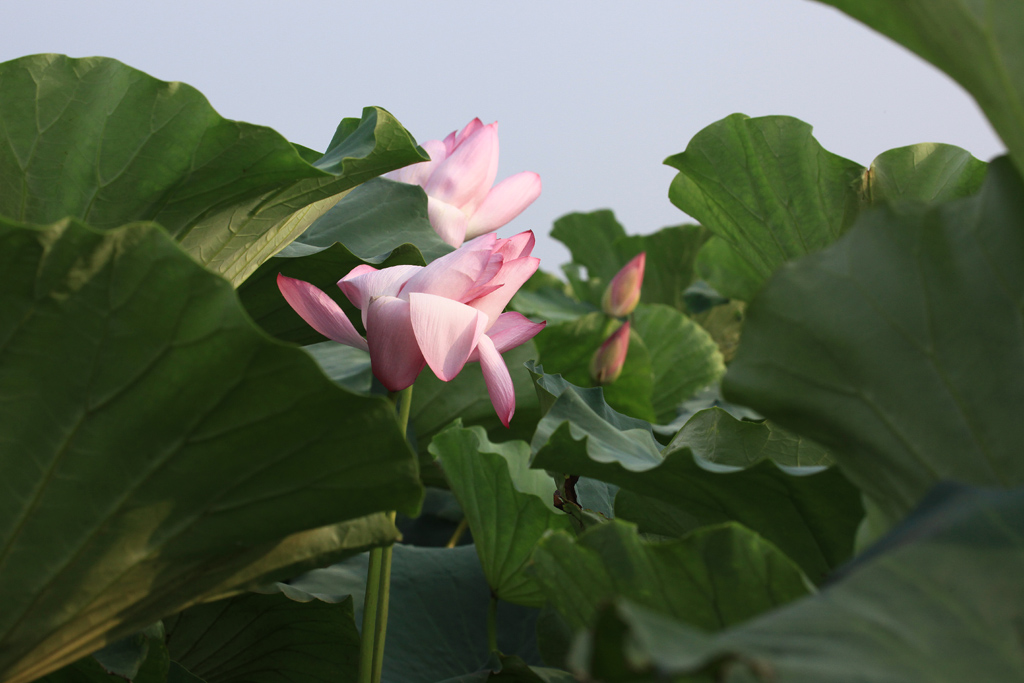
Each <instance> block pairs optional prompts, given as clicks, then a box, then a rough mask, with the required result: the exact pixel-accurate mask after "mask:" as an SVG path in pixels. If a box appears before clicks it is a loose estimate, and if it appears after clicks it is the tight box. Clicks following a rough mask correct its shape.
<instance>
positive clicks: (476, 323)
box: [409, 293, 487, 382]
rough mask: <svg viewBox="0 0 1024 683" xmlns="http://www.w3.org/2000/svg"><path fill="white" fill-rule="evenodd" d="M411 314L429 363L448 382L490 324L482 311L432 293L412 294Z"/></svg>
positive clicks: (410, 297) (440, 377) (462, 364)
mask: <svg viewBox="0 0 1024 683" xmlns="http://www.w3.org/2000/svg"><path fill="white" fill-rule="evenodd" d="M409 315H410V319H411V320H412V329H413V333H414V334H415V335H416V341H417V342H418V343H419V347H420V351H422V353H423V357H424V358H425V359H426V361H427V365H429V366H430V369H431V370H433V371H434V374H435V375H437V377H438V379H440V380H443V381H445V382H448V381H450V380H452V379H454V377H455V376H456V375H458V374H459V372H460V371H461V370H462V367H463V366H464V365H465V364H466V361H468V360H469V354H471V353H472V352H473V349H475V348H476V344H477V341H478V340H479V339H480V337H481V336H482V335H483V333H484V327H486V326H487V318H486V317H485V316H484V315H482V314H481V313H480V312H479V311H476V310H474V309H472V308H470V307H469V306H466V305H465V304H460V303H459V302H458V301H452V300H451V299H446V298H444V297H441V296H434V295H433V294H420V293H413V294H410V295H409Z"/></svg>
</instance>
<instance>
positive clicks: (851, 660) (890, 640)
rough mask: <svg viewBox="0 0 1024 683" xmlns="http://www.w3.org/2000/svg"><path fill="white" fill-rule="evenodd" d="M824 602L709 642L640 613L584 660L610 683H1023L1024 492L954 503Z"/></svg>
mask: <svg viewBox="0 0 1024 683" xmlns="http://www.w3.org/2000/svg"><path fill="white" fill-rule="evenodd" d="M909 522H910V523H909V524H908V525H907V526H905V527H904V528H902V529H900V530H899V532H898V533H897V534H895V535H894V536H892V537H890V538H889V539H888V540H887V541H886V542H884V543H883V544H880V546H879V548H878V549H877V551H876V552H873V553H871V554H870V555H869V556H867V557H866V558H865V559H864V560H863V561H862V562H860V563H858V565H857V566H855V567H853V568H852V570H851V571H850V572H848V574H847V575H846V576H843V577H842V578H841V580H838V581H836V582H835V583H833V584H832V585H830V586H828V587H827V588H825V589H823V590H822V591H821V592H820V593H819V594H817V595H814V596H811V597H808V598H805V599H803V600H800V601H798V602H795V603H793V604H791V605H789V606H787V607H784V608H782V609H780V610H777V611H775V612H772V613H770V614H766V615H764V616H762V617H761V618H759V619H756V620H753V621H751V622H748V623H746V624H743V625H740V626H736V627H734V628H732V629H728V630H726V631H723V632H721V633H719V634H717V635H710V634H707V633H704V632H701V631H699V630H697V629H694V628H692V627H691V626H689V625H687V624H683V623H680V622H679V621H674V620H672V619H669V618H666V617H664V616H663V615H660V614H657V613H655V612H651V611H649V610H645V609H644V608H642V607H639V606H636V605H629V604H625V603H619V604H618V605H616V606H614V607H613V608H612V609H611V610H608V611H606V612H605V613H604V614H602V615H600V616H599V617H598V626H597V628H596V634H595V635H594V636H593V637H592V638H588V639H587V641H586V642H583V643H582V647H580V648H578V649H577V650H576V651H575V652H574V653H573V657H572V660H573V662H574V663H575V665H576V668H577V669H578V670H580V673H583V671H586V672H587V673H588V674H589V676H588V680H590V679H591V678H593V679H598V680H602V681H607V682H608V683H615V682H618V681H623V682H625V681H644V680H691V679H689V678H685V679H680V678H676V677H677V676H684V675H686V676H688V675H696V674H700V675H705V676H707V677H708V678H706V679H704V678H702V679H700V680H714V681H735V682H737V683H738V682H739V681H764V682H767V681H791V682H792V683H840V682H844V683H845V682H846V681H851V680H857V681H864V682H865V683H875V682H878V683H883V682H884V683H919V682H921V681H950V682H952V681H1019V680H1022V679H1024V650H1022V647H1021V638H1020V634H1021V624H1022V623H1024V582H1021V580H1020V577H1021V573H1022V572H1024V540H1022V537H1021V534H1020V529H1021V528H1022V527H1024V490H1021V489H1017V490H1015V491H1012V492H991V491H973V492H970V493H966V494H964V493H960V494H954V495H952V496H950V497H949V498H948V499H947V500H946V501H945V502H944V503H938V504H936V505H935V507H934V508H933V509H931V510H927V511H925V510H922V513H921V514H920V515H918V518H917V519H914V520H909Z"/></svg>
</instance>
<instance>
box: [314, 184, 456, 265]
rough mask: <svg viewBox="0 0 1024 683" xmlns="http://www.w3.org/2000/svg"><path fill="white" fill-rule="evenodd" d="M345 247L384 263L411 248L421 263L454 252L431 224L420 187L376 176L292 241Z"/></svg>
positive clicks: (358, 254)
mask: <svg viewBox="0 0 1024 683" xmlns="http://www.w3.org/2000/svg"><path fill="white" fill-rule="evenodd" d="M335 242H340V243H341V244H344V245H345V246H346V247H347V248H348V249H349V250H350V251H351V252H352V253H353V254H355V255H356V256H358V257H359V258H361V259H364V260H365V261H366V262H368V263H379V262H381V261H384V260H385V259H386V258H387V257H388V256H389V255H390V254H391V253H392V252H393V251H394V250H395V249H397V248H399V247H401V246H402V245H405V244H411V245H413V246H414V247H416V248H417V249H418V250H419V251H420V252H421V253H422V254H423V261H422V262H421V263H420V264H419V265H424V264H425V263H428V262H430V261H432V260H434V259H435V258H437V257H438V256H443V255H444V254H447V253H448V252H450V251H451V250H452V248H451V247H450V246H449V245H448V244H446V243H445V242H444V240H442V239H441V238H440V237H439V236H438V234H437V233H436V232H435V231H434V228H432V227H431V225H430V219H429V218H428V216H427V195H426V193H425V192H423V188H421V187H420V186H419V185H409V184H407V183H400V182H397V181H394V180H388V179H386V178H374V179H373V180H370V181H367V182H366V183H363V184H362V185H360V186H359V187H358V188H356V189H354V190H352V192H349V193H348V194H346V195H345V196H344V197H342V198H341V201H339V202H338V203H337V204H335V205H334V206H333V207H332V208H331V209H330V210H329V211H328V212H327V213H325V214H324V215H323V216H321V217H320V218H318V219H317V220H316V222H315V223H313V225H311V226H310V227H309V229H308V230H306V232H304V233H302V234H301V235H300V236H299V237H298V238H296V240H295V244H296V245H306V246H311V247H321V248H327V247H330V246H331V245H333V244H334V243H335Z"/></svg>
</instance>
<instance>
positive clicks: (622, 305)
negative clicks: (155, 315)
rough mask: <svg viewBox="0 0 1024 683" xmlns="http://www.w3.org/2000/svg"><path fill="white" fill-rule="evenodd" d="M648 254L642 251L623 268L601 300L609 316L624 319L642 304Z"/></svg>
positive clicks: (609, 284)
mask: <svg viewBox="0 0 1024 683" xmlns="http://www.w3.org/2000/svg"><path fill="white" fill-rule="evenodd" d="M646 263H647V252H645V251H642V252H640V253H639V254H637V255H636V256H634V257H633V258H632V259H631V260H630V261H629V263H627V264H626V265H624V266H623V267H622V270H620V271H619V272H618V273H616V274H615V277H613V278H612V281H611V282H609V283H608V287H607V288H606V289H605V290H604V296H603V297H602V298H601V308H602V309H603V310H604V312H605V313H607V314H608V315H610V316H612V317H615V318H622V317H624V316H627V315H629V314H630V313H632V312H633V310H634V309H636V305H637V304H638V303H640V288H641V286H642V285H643V283H644V265H645V264H646Z"/></svg>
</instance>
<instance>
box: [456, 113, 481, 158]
mask: <svg viewBox="0 0 1024 683" xmlns="http://www.w3.org/2000/svg"><path fill="white" fill-rule="evenodd" d="M483 127H484V122H483V121H481V120H480V119H479V117H478V118H475V119H473V120H472V121H470V122H469V123H467V124H466V126H465V127H464V128H463V129H462V130H460V131H459V134H458V135H455V132H454V131H452V135H453V136H454V137H453V138H452V152H454V151H455V149H456V148H457V147H458V146H459V145H461V144H462V143H463V142H465V141H466V139H467V138H468V137H469V136H471V135H472V134H473V133H475V132H477V131H478V130H480V129H481V128H483ZM450 153H451V152H449V154H450Z"/></svg>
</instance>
